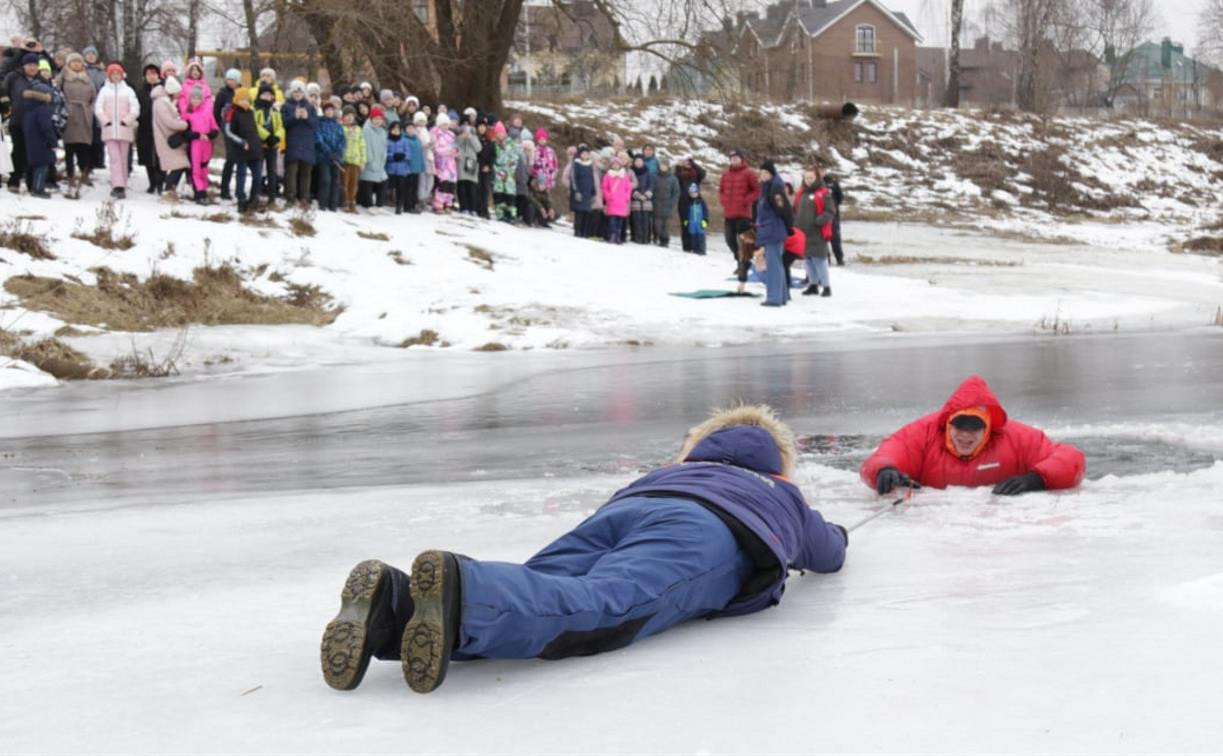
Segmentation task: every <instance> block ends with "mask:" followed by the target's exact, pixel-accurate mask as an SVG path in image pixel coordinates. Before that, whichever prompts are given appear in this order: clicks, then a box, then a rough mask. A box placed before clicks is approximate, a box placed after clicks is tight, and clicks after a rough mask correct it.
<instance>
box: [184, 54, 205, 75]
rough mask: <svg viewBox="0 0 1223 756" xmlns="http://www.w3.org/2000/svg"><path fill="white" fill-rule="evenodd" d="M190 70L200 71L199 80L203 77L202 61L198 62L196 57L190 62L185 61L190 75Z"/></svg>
mask: <svg viewBox="0 0 1223 756" xmlns="http://www.w3.org/2000/svg"><path fill="white" fill-rule="evenodd" d="M192 68H198V69H200V78H203V77H204V61H202V60H200V59H199V58H198V57H196V58H192V59H191V60H189V61H187V72H188V73H190V71H191V69H192Z"/></svg>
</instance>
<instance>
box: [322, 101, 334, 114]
mask: <svg viewBox="0 0 1223 756" xmlns="http://www.w3.org/2000/svg"><path fill="white" fill-rule="evenodd" d="M320 105H321V106H322V108H323V112H324V113H326V112H327V111H328V110H335V103H334V102H332V101H331V100H323V101H322V103H320Z"/></svg>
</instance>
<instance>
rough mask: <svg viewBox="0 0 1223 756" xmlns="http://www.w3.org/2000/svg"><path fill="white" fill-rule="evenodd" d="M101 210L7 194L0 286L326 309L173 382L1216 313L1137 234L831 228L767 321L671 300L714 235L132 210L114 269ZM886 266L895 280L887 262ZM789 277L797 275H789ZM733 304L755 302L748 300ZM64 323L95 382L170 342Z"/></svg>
mask: <svg viewBox="0 0 1223 756" xmlns="http://www.w3.org/2000/svg"><path fill="white" fill-rule="evenodd" d="M94 191H95V196H96V195H97V194H104V190H103V189H95V190H94ZM100 201H101V200H100V199H88V198H87V199H84V200H82V201H80V202H69V201H66V200H58V199H57V200H52V201H39V200H35V199H29V198H26V197H21V198H13V197H12V196H11V195H8V196H6V197H5V198H4V203H5V206H6V209H7V208H10V207H11V208H13V210H14V211H15V212H14V213H13V214H14V215H15V216H18V217H22V216H24V220H23V221H22V223H23V225H24V227H25V228H26V229H28V230H30V231H32V232H33V233H36V234H45V235H46V236H47V237H48V238H49V240H50V241H49V247H50V248H51V250H52V251H53V253H54V254H55V255H56V256H57V259H55V260H34V259H32V258H30V257H27V256H25V255H22V254H20V253H17V252H15V251H12V250H8V249H3V250H0V279H7V278H9V277H10V276H16V275H23V274H33V275H36V276H46V277H50V278H54V279H61V278H68V279H69V280H78V281H81V282H83V283H85V284H92V283H94V282H95V281H96V280H97V276H96V274H95V273H94V272H93V270H94V269H96V268H98V267H103V266H104V267H107V268H109V269H111V270H113V271H115V272H119V273H132V274H135V275H136V276H137V277H138V278H140V279H145V278H148V277H149V276H150V275H152V274H154V273H162V274H167V275H171V276H175V277H179V278H183V279H188V280H189V279H190V278H191V276H192V271H193V270H194V269H196V268H197V267H200V266H204V265H214V266H215V265H218V264H224V263H228V264H230V265H232V266H233V267H234V268H235V269H237V270H239V271H240V272H242V274H243V275H244V277H245V278H246V280H247V283H248V286H249V287H250V288H251V289H253V290H255V291H257V292H260V293H264V294H270V295H276V296H280V295H285V294H287V292H288V289H287V287H288V286H289V285H291V284H298V285H305V286H309V285H314V286H319V287H321V288H322V289H323V290H324V291H325V292H327V293H328V294H330V295H331V296H332V297H333V298H334V302H335V303H336V304H339V305H342V306H343V308H344V310H343V313H342V314H341V315H340V316H339V317H338V318H337V319H336V320H335V322H334V323H332V324H331V325H328V326H325V327H313V326H302V325H279V326H265V325H257V326H212V327H206V326H193V327H191V328H190V329H189V333H188V335H187V341H186V351H185V352H184V353H183V355H182V357H181V358H180V359H179V360H178V361H177V364H178V367H179V369H180V370H181V371H182V372H183V373H184V374H187V375H224V374H232V373H235V372H251V371H266V370H281V369H294V368H302V367H314V366H319V365H328V364H341V363H343V364H352V363H370V362H379V361H386V360H396V359H399V358H400V357H401V356H402V354H403V352H402V351H401V350H400V349H399V348H398V345H400V344H401V343H402V342H403V341H404V340H405V339H410V338H413V337H418V336H419V335H420V334H421V332H422V331H425V330H429V331H433V332H435V333H436V334H437V342H436V344H435V346H432V347H412V348H413V349H421V348H426V349H428V348H432V349H442V348H447V349H457V350H471V349H476V348H480V347H482V346H486V345H492V346H491V347H489V348H496V347H499V346H504V347H506V348H508V349H510V350H516V351H520V350H531V349H572V348H589V347H617V346H621V347H622V346H624V345H638V344H642V345H650V344H686V345H691V344H699V345H707V346H717V345H722V344H732V343H745V342H754V341H759V340H779V341H780V340H786V339H791V338H800V337H810V336H817V335H821V334H824V335H827V334H841V335H858V336H869V335H871V334H879V333H891V332H895V331H923V332H949V333H1041V332H1052V331H1054V330H1062V331H1065V330H1070V331H1071V332H1080V333H1081V332H1085V331H1101V330H1109V331H1112V330H1122V331H1130V330H1135V329H1152V328H1155V329H1180V328H1192V327H1204V326H1207V325H1208V324H1210V323H1211V322H1212V320H1213V319H1214V317H1215V315H1216V312H1217V310H1218V308H1219V306H1220V305H1221V304H1223V276H1221V268H1220V264H1219V262H1218V261H1217V260H1215V259H1212V258H1207V257H1201V256H1196V255H1184V254H1174V253H1171V252H1168V251H1166V243H1167V236H1168V234H1169V226H1168V225H1167V224H1163V223H1159V222H1155V221H1150V222H1141V223H1132V224H1125V225H1122V224H1116V223H1103V222H1100V223H1087V224H1083V223H1078V224H1074V225H1065V226H1064V227H1062V228H1061V233H1062V235H1063V236H1070V237H1071V238H1073V239H1075V240H1076V243H1069V242H1068V241H1066V240H1063V242H1062V243H1039V242H1036V241H1032V240H1029V239H1027V238H1024V237H1022V236H1020V237H1018V238H1004V237H1005V236H1007V235H1004V237H1000V236H998V235H997V234H998V232H997V231H993V232H981V231H975V230H970V229H965V228H962V227H958V226H951V227H938V226H932V225H920V224H897V223H866V222H847V223H846V224H845V229H844V233H845V239H846V248H847V254H848V262H849V264H848V265H847V266H846V267H844V268H835V269H834V270H833V273H832V277H833V290H834V292H835V296H834V297H832V298H831V299H823V298H814V297H802V296H796V297H795V298H794V300H793V302H792V305H791V306H790V307H786V308H782V309H771V308H762V307H759V306H758V303H759V301H761V298H760V297H756V298H738V299H735V298H730V299H713V300H695V299H688V298H683V297H676V296H671V295H670V294H671V293H672V292H685V291H693V290H696V289H733V288H734V287H735V282H734V281H733V280H731V273H732V272H733V271H732V268H733V265H732V261H731V257H730V253H729V251H728V250H727V249H726V248H725V245H724V244H723V243H722V240H721V237H720V235H713V236H711V237H710V239H709V248H710V254H709V255H708V256H707V257H705V258H698V257H696V256H693V255H685V254H683V253H682V252H681V251H679V250H678V248H676V247H673V248H671V249H661V248H658V247H653V246H638V245H633V244H626V245H624V246H619V247H616V246H610V245H606V244H603V243H599V242H592V241H586V240H575V239H574V238H573V237H572V236H571V235H570V234H569V233H568V230H567V229H565V228H557V229H555V230H553V231H543V230H528V229H522V228H511V227H507V226H505V225H504V224H498V223H490V222H483V221H477V220H473V219H465V218H459V217H435V216H431V215H426V216H394V215H388V214H385V213H383V212H375V213H373V214H370V215H361V216H357V217H354V216H350V215H345V214H327V213H321V214H316V215H314V216H313V217H312V219H311V220H312V223H313V226H314V228H315V229H316V235H315V236H313V237H303V236H295V235H294V234H293V232H292V231H291V230H290V229H289V227H288V226H289V220H290V218H291V216H290V215H289V214H279V215H273V216H272V217H273V218H274V219H275V220H276V222H277V223H278V227H277V228H255V227H251V226H247V225H242V224H239V223H237V222H236V221H232V220H231V221H230V222H224V223H216V222H210V221H208V220H205V219H204V216H205V215H208V214H211V213H213V212H216V211H217V209H216V208H213V209H210V210H208V211H204V210H201V209H199V208H195V207H184V206H179V207H177V208H175V209H174V213H175V214H176V215H178V216H185V217H171V216H170V212H171V210H170V208H168V207H167V206H165V205H163V204H160V203H157V202H155V201H153V200H152V199H150V198H149V197H147V196H146V195H144V194H143V193H136V194H135V196H134V197H133V199H131V200H129V201H127V202H125V203H123V204H122V205H121V213H122V217H121V221H120V228H130V229H131V230H132V232H133V233H134V235H135V241H136V246H135V247H133V248H132V249H129V250H126V251H118V250H105V249H100V248H98V247H96V246H94V245H93V244H91V243H90V242H88V241H83V240H80V239H76V238H73V237H72V236H71V233H72V231H73V230H74V229H83V230H85V231H90V230H92V228H93V225H92V224H93V219H94V216H95V213H96V211H97V209H98V207H99V204H100ZM359 234H364V236H361V235H359ZM381 236H385V237H386V240H382V239H381V238H380V237H381ZM1011 236H1013V235H1011ZM371 237H372V238H371ZM486 256H488V258H490V259H491V263H489V262H487V261H486V259H485V258H486ZM895 262H901V263H904V264H889V263H895ZM800 270H801V266H800V265H796V266H795V271H796V273H797V274H798V277H801V275H802V273H801V272H800ZM750 290H751V291H753V292H755V293H757V294H762V291H763V286H762V285H760V284H751V286H750ZM795 293H796V294H797V292H795ZM64 325H66V323H65V322H64V321H62V320H60V319H58V318H55V317H53V316H51V315H48V314H47V313H44V312H37V311H30V310H26V309H24V308H22V307H21V305H20V303H19V302H18V301H17V298H16V297H14V296H13V295H11V294H9V293H7V292H0V328H4V329H6V330H8V331H10V332H14V333H23V334H24V338H25V339H26V340H27V342H29V341H35V340H37V339H39V338H44V337H49V336H52V335H54V334H55V333H56V332H57V331H58V330H59V329H61V328H62V327H63V326H64ZM75 325H76V328H77V330H78V331H83V332H84V333H85V335H69V336H65V337H63V338H62V340H63V341H64V342H65V343H67V344H69V345H70V346H72V347H74V348H76V349H78V350H80V351H82V352H84V353H85V354H86V355H88V356H89V357H90V358H92V359H93V361H94V362H95V363H97V364H99V365H103V366H105V365H108V364H110V362H111V361H112V360H114V359H115V358H116V357H121V356H124V355H130V354H131V353H132V352H133V351H134V350H138V351H140V352H141V353H143V354H148V353H149V350H151V352H152V354H153V355H154V357H161V356H165V355H167V354H169V353H170V352H171V351H172V349H173V344H174V342H175V340H176V339H177V338H178V337H179V331H178V329H165V330H161V331H155V332H151V333H130V332H126V331H121V330H117V331H111V330H107V329H105V328H104V327H94V326H88V325H81V324H75ZM48 382H49V380H48V377H47V376H40V375H38V374H37V373H32V372H31V371H30V370H29V369H28V366H21V365H16V364H13V363H10V362H9V361H8V360H7V359H4V360H3V362H0V386H10V387H11V386H29V385H42V384H46V383H48Z"/></svg>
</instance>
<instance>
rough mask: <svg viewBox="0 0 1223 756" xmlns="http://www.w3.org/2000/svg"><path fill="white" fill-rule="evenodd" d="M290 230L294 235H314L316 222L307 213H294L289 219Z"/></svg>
mask: <svg viewBox="0 0 1223 756" xmlns="http://www.w3.org/2000/svg"><path fill="white" fill-rule="evenodd" d="M289 230H290V231H292V232H293V235H294V236H314V234H315V231H314V224H313V223H311V222H310V219H309V218H307V217H306V216H305V215H294V216H293V217H292V218H290V219H289Z"/></svg>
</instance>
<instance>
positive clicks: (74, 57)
mask: <svg viewBox="0 0 1223 756" xmlns="http://www.w3.org/2000/svg"><path fill="white" fill-rule="evenodd" d="M76 60H79V61H80V62H82V63H84V62H85V56H84V55H81V54H80V53H79V52H71V53H68V57H67V58H64V65H68V64H69V63H72V62H73V61H76ZM153 67H154V68H156V67H157V66H153Z"/></svg>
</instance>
